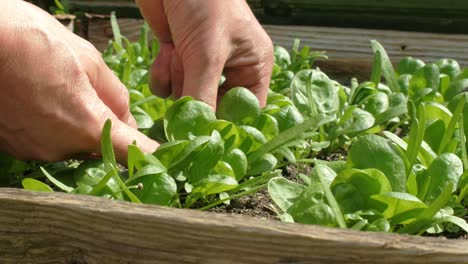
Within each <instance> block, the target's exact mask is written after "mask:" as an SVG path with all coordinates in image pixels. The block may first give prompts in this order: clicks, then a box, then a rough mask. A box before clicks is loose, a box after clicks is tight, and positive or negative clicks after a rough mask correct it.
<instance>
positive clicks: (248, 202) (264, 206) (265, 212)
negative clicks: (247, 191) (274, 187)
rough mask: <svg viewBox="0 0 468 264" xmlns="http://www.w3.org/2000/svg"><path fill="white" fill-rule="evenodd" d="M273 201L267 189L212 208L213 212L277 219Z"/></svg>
mask: <svg viewBox="0 0 468 264" xmlns="http://www.w3.org/2000/svg"><path fill="white" fill-rule="evenodd" d="M271 204H273V201H272V200H271V199H270V196H269V195H268V191H267V190H266V189H263V190H260V191H258V192H257V193H255V194H252V195H249V196H244V197H241V198H239V199H235V200H231V203H230V204H229V205H226V204H223V205H219V206H217V207H214V208H212V209H210V211H211V212H217V213H224V214H233V215H245V216H249V217H254V218H259V219H277V217H276V214H275V212H274V211H273V209H271V206H272V205H271Z"/></svg>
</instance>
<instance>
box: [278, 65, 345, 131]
mask: <svg viewBox="0 0 468 264" xmlns="http://www.w3.org/2000/svg"><path fill="white" fill-rule="evenodd" d="M291 99H292V101H293V103H294V105H295V106H296V107H297V109H298V110H299V111H300V112H301V113H302V114H306V113H308V114H309V116H310V117H315V116H316V115H318V114H325V115H334V114H335V113H336V112H337V111H338V107H339V104H340V101H339V96H338V89H337V88H336V87H335V86H334V85H333V83H332V81H331V80H330V78H328V76H327V75H326V74H324V73H323V72H321V71H318V70H303V71H300V72H298V73H297V74H296V76H295V77H294V79H293V81H292V83H291ZM311 108H312V109H311ZM311 111H312V112H311ZM279 123H280V122H279ZM280 130H281V129H280Z"/></svg>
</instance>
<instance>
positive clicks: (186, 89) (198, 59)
mask: <svg viewBox="0 0 468 264" xmlns="http://www.w3.org/2000/svg"><path fill="white" fill-rule="evenodd" d="M191 58H192V59H186V60H184V62H183V67H184V86H183V90H182V96H192V97H193V98H195V99H197V100H201V101H204V102H205V103H207V104H209V105H210V106H211V107H212V108H213V109H216V100H217V95H218V86H219V80H220V78H221V74H222V71H223V67H224V62H225V61H226V60H225V59H224V58H223V57H222V56H216V55H212V57H210V56H203V55H201V56H197V55H194V56H191Z"/></svg>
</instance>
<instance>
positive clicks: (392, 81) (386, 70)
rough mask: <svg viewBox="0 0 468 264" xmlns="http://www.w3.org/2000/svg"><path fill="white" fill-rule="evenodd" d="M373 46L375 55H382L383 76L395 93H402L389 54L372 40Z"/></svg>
mask: <svg viewBox="0 0 468 264" xmlns="http://www.w3.org/2000/svg"><path fill="white" fill-rule="evenodd" d="M371 46H372V49H373V50H374V53H376V52H380V54H381V55H382V74H383V76H384V78H385V80H386V81H387V85H388V86H389V87H390V89H391V90H392V91H393V92H395V93H398V92H400V90H401V89H400V85H399V83H398V81H397V79H396V74H395V70H394V69H393V65H392V62H391V61H390V59H389V58H388V55H387V52H386V51H385V49H384V48H383V47H382V45H380V43H379V42H377V41H375V40H371Z"/></svg>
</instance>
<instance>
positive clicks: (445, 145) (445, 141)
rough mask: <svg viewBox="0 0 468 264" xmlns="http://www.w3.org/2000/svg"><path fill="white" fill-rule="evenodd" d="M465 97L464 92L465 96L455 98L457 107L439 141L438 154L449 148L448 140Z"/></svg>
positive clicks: (453, 131)
mask: <svg viewBox="0 0 468 264" xmlns="http://www.w3.org/2000/svg"><path fill="white" fill-rule="evenodd" d="M465 97H466V94H465V96H462V97H459V98H457V99H458V103H457V107H456V108H455V111H454V112H453V116H452V118H451V119H450V123H449V124H448V126H447V130H446V131H445V133H444V135H443V137H442V140H441V142H440V147H439V154H441V153H444V152H445V151H448V150H449V149H448V145H449V141H450V139H451V138H452V137H453V134H454V133H455V128H456V125H457V124H458V121H459V120H460V116H461V114H462V111H463V108H464V107H465V102H466V98H465ZM461 129H463V128H461Z"/></svg>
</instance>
